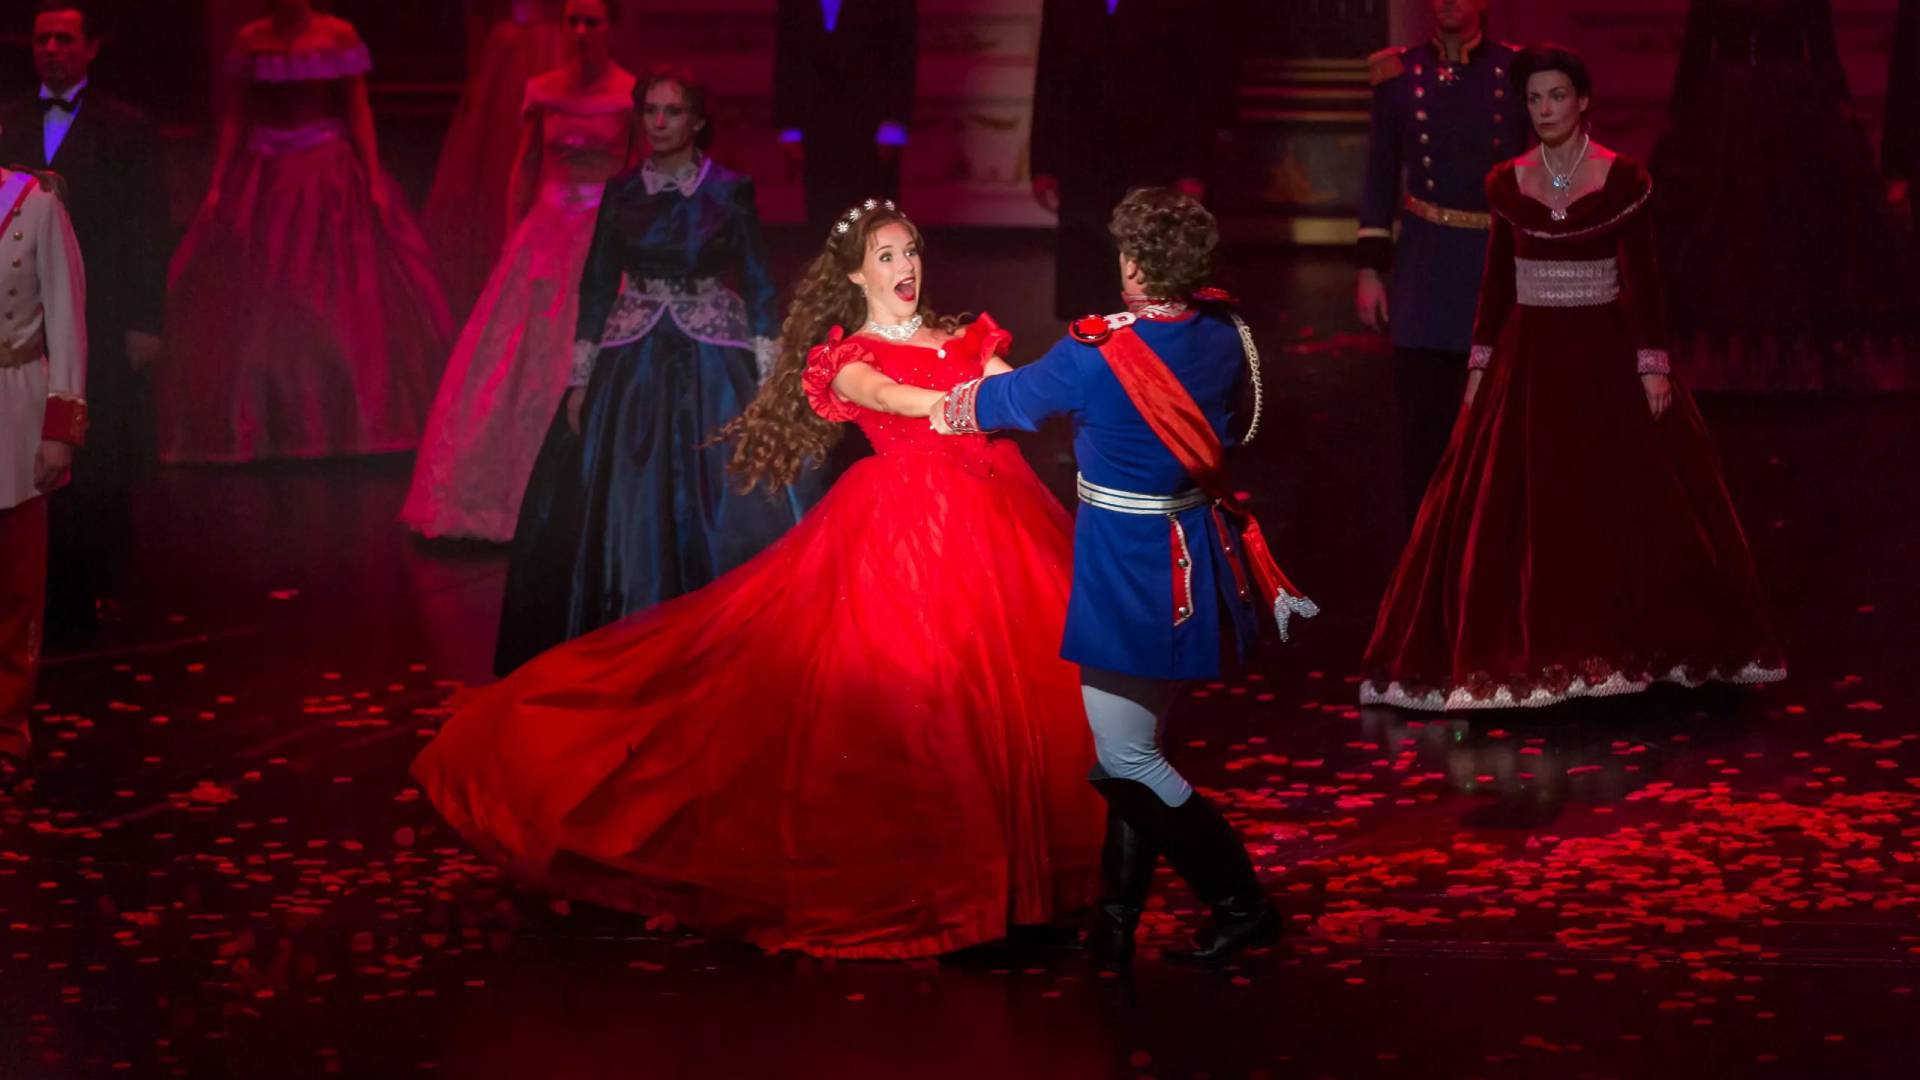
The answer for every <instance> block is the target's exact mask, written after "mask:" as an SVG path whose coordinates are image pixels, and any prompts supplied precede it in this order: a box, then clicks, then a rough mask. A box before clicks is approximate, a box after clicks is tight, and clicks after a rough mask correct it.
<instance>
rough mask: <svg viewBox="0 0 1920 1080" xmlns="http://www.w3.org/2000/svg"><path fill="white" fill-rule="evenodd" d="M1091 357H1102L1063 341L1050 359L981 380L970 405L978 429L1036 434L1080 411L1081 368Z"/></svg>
mask: <svg viewBox="0 0 1920 1080" xmlns="http://www.w3.org/2000/svg"><path fill="white" fill-rule="evenodd" d="M1089 355H1091V356H1095V357H1097V356H1099V353H1098V352H1097V351H1096V350H1095V349H1094V348H1093V347H1092V346H1090V345H1082V344H1080V343H1079V342H1076V341H1074V340H1073V339H1071V338H1062V339H1061V340H1060V343H1059V344H1057V345H1055V346H1054V347H1053V348H1051V349H1049V350H1047V355H1045V356H1043V357H1041V358H1040V359H1038V360H1035V361H1034V362H1033V363H1031V364H1028V365H1026V366H1025V367H1022V368H1020V369H1019V370H1018V371H1010V372H1008V373H1006V374H1004V375H989V376H987V377H986V378H984V379H981V380H980V382H979V386H978V388H977V389H976V390H975V391H973V400H972V405H973V416H974V420H975V422H976V423H977V424H978V426H979V429H980V430H981V431H1005V430H1008V429H1017V430H1020V431H1037V430H1039V428H1040V425H1041V424H1042V423H1044V422H1045V421H1046V420H1047V419H1048V418H1049V417H1053V416H1060V415H1062V414H1065V413H1072V412H1077V411H1079V409H1080V403H1081V401H1082V398H1083V393H1082V389H1083V387H1084V385H1085V379H1084V378H1083V377H1082V374H1081V369H1080V365H1081V363H1082V361H1083V360H1084V359H1085V358H1086V357H1087V356H1089ZM1102 362H1103V363H1104V361H1102Z"/></svg>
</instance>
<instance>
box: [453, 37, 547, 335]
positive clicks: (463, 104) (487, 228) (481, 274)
mask: <svg viewBox="0 0 1920 1080" xmlns="http://www.w3.org/2000/svg"><path fill="white" fill-rule="evenodd" d="M475 6H476V7H477V8H479V9H480V10H479V13H480V14H481V15H482V16H484V17H488V18H489V22H488V25H487V30H486V34H485V36H484V38H483V39H482V40H481V41H480V42H478V44H477V48H476V50H475V51H474V53H473V54H472V56H471V58H470V59H469V61H468V64H467V85H466V88H465V89H463V90H462V91H461V92H460V104H459V106H458V108H456V109H455V110H454V114H453V124H452V126H451V127H449V128H448V129H447V141H446V144H445V145H444V146H442V147H441V149H440V165H439V168H437V169H436V170H435V171H434V176H433V187H432V189H431V190H429V191H428V193H427V203H426V208H425V209H424V210H423V211H422V212H421V217H422V219H423V221H424V222H425V224H426V229H427V238H428V240H429V241H431V242H432V244H433V251H434V254H435V255H436V256H438V257H439V260H440V273H441V277H442V278H443V279H444V280H445V281H446V283H447V299H448V300H449V301H450V302H451V303H452V305H453V310H454V311H455V312H456V313H457V314H461V315H464V314H466V312H467V309H468V308H470V307H472V306H473V303H474V300H475V298H477V297H478V296H479V295H480V292H481V290H482V289H483V288H485V286H486V283H487V279H488V275H489V274H490V272H491V271H492V270H493V267H494V263H495V262H496V260H498V258H499V256H500V249H501V247H502V246H503V245H504V244H505V243H506V242H507V239H508V236H507V233H508V229H507V194H508V193H507V187H508V184H509V182H510V181H511V179H512V173H513V158H514V154H515V152H516V151H518V150H519V148H520V106H521V94H522V92H523V91H524V90H525V89H526V86H527V81H528V80H530V79H532V78H534V77H536V76H538V75H543V74H545V73H546V72H549V71H552V70H554V69H556V68H558V67H561V66H562V65H564V64H566V62H567V60H568V58H569V57H570V56H571V55H572V50H571V49H570V48H569V47H568V42H567V32H566V29H565V28H564V27H563V26H561V24H560V11H561V7H562V4H561V3H560V0H481V2H480V3H478V4H476V5H475Z"/></svg>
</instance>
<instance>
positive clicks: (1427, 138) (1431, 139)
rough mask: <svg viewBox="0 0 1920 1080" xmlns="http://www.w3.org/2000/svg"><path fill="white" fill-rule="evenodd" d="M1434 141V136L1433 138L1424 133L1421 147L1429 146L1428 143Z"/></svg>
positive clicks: (1422, 133)
mask: <svg viewBox="0 0 1920 1080" xmlns="http://www.w3.org/2000/svg"><path fill="white" fill-rule="evenodd" d="M1432 141H1433V136H1431V135H1429V134H1427V133H1426V132H1424V131H1423V132H1421V133H1420V145H1421V146H1425V145H1427V144H1428V143H1430V142H1432Z"/></svg>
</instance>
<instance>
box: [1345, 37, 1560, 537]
mask: <svg viewBox="0 0 1920 1080" xmlns="http://www.w3.org/2000/svg"><path fill="white" fill-rule="evenodd" d="M1486 7H1487V0H1433V21H1434V33H1433V38H1432V40H1430V41H1429V42H1427V43H1426V44H1425V45H1416V46H1414V47H1412V48H1407V49H1385V50H1382V51H1381V52H1378V53H1375V54H1374V55H1373V57H1372V58H1371V60H1370V61H1369V67H1370V68H1371V72H1372V79H1373V86H1374V91H1373V121H1372V127H1371V130H1370V131H1369V133H1368V157H1367V179H1366V187H1365V189H1364V190H1363V191H1362V193H1361V199H1360V242H1359V246H1358V252H1357V254H1358V261H1359V264H1360V273H1359V280H1358V283H1357V285H1356V288H1355V290H1354V299H1355V306H1356V307H1357V308H1358V309H1359V314H1360V321H1361V322H1362V323H1363V324H1365V325H1366V326H1367V328H1368V329H1371V330H1382V329H1386V328H1389V327H1390V328H1391V332H1392V336H1393V349H1394V357H1393V363H1394V396H1395V397H1396V398H1397V399H1398V408H1399V414H1400V446H1401V479H1402V483H1403V484H1404V486H1405V494H1406V500H1407V513H1408V518H1409V520H1411V518H1412V516H1413V515H1414V514H1415V513H1417V512H1418V511H1419V508H1420V498H1421V496H1422V495H1423V494H1424V493H1425V492H1426V488H1427V482H1428V481H1429V480H1430V479H1431V478H1432V476H1433V470H1434V467H1435V466H1436V465H1438V464H1439V461H1440V455H1441V454H1443V453H1445V452H1446V448H1447V437H1448V434H1449V433H1450V431H1451V429H1452V427H1453V418H1454V416H1455V415H1456V414H1457V413H1458V412H1459V409H1460V398H1461V394H1462V393H1463V392H1464V390H1465V382H1466V372H1467V352H1468V350H1469V348H1470V345H1471V338H1472V336H1473V315H1474V308H1475V305H1476V303H1477V302H1478V299H1479V295H1480V274H1481V270H1482V268H1483V265H1484V263H1485V261H1486V254H1487V237H1488V231H1489V229H1490V227H1491V225H1492V219H1491V218H1490V217H1489V215H1488V213H1487V197H1486V177H1487V173H1489V172H1491V171H1492V170H1493V167H1494V166H1495V165H1497V164H1499V163H1500V162H1502V161H1505V160H1506V159H1508V158H1510V157H1514V156H1515V155H1517V154H1519V153H1520V152H1521V151H1522V150H1524V149H1526V146H1527V110H1526V103H1525V102H1523V101H1520V100H1518V99H1517V98H1516V97H1515V96H1514V94H1513V91H1512V89H1511V88H1510V87H1509V86H1508V84H1507V71H1508V69H1509V68H1510V67H1512V65H1513V57H1514V55H1515V49H1514V47H1513V46H1511V45H1506V44H1503V43H1500V42H1495V41H1489V40H1488V39H1487V37H1486V34H1485V16H1486ZM1396 220H1397V221H1398V222H1399V226H1400V239H1399V243H1398V245H1397V246H1396V245H1395V243H1394V239H1393V226H1394V223H1395V221H1396ZM1389 268H1391V271H1392V272H1391V275H1390V276H1391V278H1392V284H1391V287H1389V285H1388V283H1387V280H1386V279H1387V277H1388V276H1389V274H1388V271H1389Z"/></svg>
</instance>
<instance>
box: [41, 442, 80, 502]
mask: <svg viewBox="0 0 1920 1080" xmlns="http://www.w3.org/2000/svg"><path fill="white" fill-rule="evenodd" d="M72 469H73V447H71V446H68V445H67V444H66V443H63V442H54V441H53V440H52V439H44V440H42V441H41V443H40V449H39V451H37V452H36V453H35V454H34V455H33V487H34V490H36V491H38V492H40V493H41V494H43V495H44V494H46V493H47V492H49V491H52V490H53V489H54V488H57V487H59V486H60V485H61V484H64V483H66V482H67V474H68V473H69V472H71V471H72Z"/></svg>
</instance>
